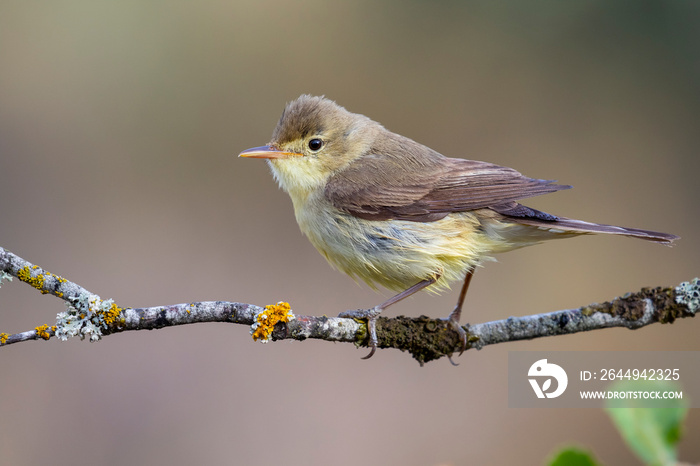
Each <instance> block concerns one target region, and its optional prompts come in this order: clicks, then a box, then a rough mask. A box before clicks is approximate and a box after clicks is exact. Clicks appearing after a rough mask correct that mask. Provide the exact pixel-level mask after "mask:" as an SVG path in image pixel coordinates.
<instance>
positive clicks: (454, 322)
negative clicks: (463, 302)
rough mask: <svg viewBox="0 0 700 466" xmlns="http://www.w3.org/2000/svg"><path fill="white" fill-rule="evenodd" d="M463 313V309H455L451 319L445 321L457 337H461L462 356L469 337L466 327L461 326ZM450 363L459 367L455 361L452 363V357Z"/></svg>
mask: <svg viewBox="0 0 700 466" xmlns="http://www.w3.org/2000/svg"><path fill="white" fill-rule="evenodd" d="M461 311H462V310H461V309H457V308H455V310H454V311H452V313H451V314H450V315H449V317H447V319H445V320H446V321H447V323H448V325H449V326H450V327H451V328H452V330H454V331H455V332H457V335H459V341H460V342H461V343H462V346H461V349H460V351H459V355H460V356H461V355H462V353H464V350H466V349H467V336H468V335H467V331H466V330H464V327H462V326H461V325H459V317H460V314H461ZM450 362H451V363H452V365H454V366H456V365H457V364H456V363H455V362H454V361H452V358H451V357H450Z"/></svg>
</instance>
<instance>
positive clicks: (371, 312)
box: [338, 306, 382, 359]
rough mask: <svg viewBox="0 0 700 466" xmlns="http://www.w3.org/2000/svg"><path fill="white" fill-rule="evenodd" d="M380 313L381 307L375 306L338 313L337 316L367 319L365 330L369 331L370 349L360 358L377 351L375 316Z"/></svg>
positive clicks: (369, 356) (368, 356)
mask: <svg viewBox="0 0 700 466" xmlns="http://www.w3.org/2000/svg"><path fill="white" fill-rule="evenodd" d="M381 313H382V309H381V308H380V307H379V306H377V307H373V308H372V309H357V310H355V311H345V312H341V313H340V314H338V317H347V318H350V319H367V330H368V331H369V343H368V344H367V346H369V347H370V348H371V349H370V351H369V354H368V355H367V356H365V357H363V358H362V359H369V358H371V357H372V356H374V353H375V352H376V351H377V345H378V340H377V317H379V314H381Z"/></svg>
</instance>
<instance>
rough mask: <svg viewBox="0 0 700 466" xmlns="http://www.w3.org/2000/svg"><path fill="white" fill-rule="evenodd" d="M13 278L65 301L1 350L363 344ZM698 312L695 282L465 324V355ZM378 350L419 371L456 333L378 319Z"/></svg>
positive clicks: (24, 275)
mask: <svg viewBox="0 0 700 466" xmlns="http://www.w3.org/2000/svg"><path fill="white" fill-rule="evenodd" d="M11 277H16V278H18V279H19V280H21V281H23V282H25V283H27V284H29V285H31V286H32V287H34V288H35V289H37V290H38V291H40V292H41V293H43V294H51V295H53V296H56V297H58V298H61V299H63V300H64V301H66V304H67V311H66V312H61V313H59V314H58V316H57V320H56V324H55V325H53V326H49V325H40V326H38V327H36V328H35V329H34V330H29V331H26V332H22V333H15V334H11V335H10V334H7V333H1V334H0V346H7V345H9V344H12V343H19V342H22V341H28V340H38V339H44V340H49V339H50V338H51V337H54V336H55V337H57V338H59V339H62V340H66V339H68V338H70V337H73V336H78V337H80V338H81V339H83V338H85V337H89V338H90V340H91V341H96V340H99V339H100V338H102V337H103V336H106V335H111V334H113V333H120V332H125V331H129V330H154V329H159V328H163V327H171V326H175V325H185V324H194V323H197V322H227V323H234V324H243V325H248V326H251V334H252V335H253V338H254V339H255V340H258V339H259V340H262V341H263V342H266V341H269V340H270V339H272V340H284V339H294V340H306V339H307V338H315V339H320V340H327V341H338V342H352V343H355V345H357V346H366V345H367V339H368V338H367V326H366V323H365V322H364V321H359V320H354V319H349V318H341V317H326V316H322V317H315V316H295V315H294V314H293V313H292V312H291V309H290V308H289V305H288V304H287V303H278V304H276V305H270V306H265V307H260V306H255V305H253V304H245V303H236V302H227V301H204V302H195V303H184V304H175V305H170V306H156V307H148V308H125V307H119V306H117V305H116V304H115V303H114V302H113V301H112V300H102V299H101V298H100V297H99V296H97V295H95V294H93V293H90V292H89V291H88V290H86V289H85V288H83V287H81V286H80V285H77V284H75V283H73V282H71V281H69V280H66V279H65V278H63V277H60V276H58V275H54V274H52V273H50V272H47V271H45V270H43V269H42V268H41V267H38V266H36V265H34V264H31V263H30V262H28V261H26V260H24V259H22V258H20V257H18V256H16V255H15V254H12V253H11V252H9V251H7V250H5V249H3V248H0V284H1V283H2V281H3V279H6V280H7V279H10V280H11ZM699 308H700V281H699V280H698V279H697V278H695V279H694V280H692V281H689V282H683V283H681V284H680V285H678V286H676V287H657V288H642V289H641V290H640V291H637V292H635V293H627V294H625V295H623V296H622V297H619V298H615V299H613V300H612V301H610V302H604V303H600V304H598V303H595V304H590V305H587V306H582V307H580V308H578V309H566V310H562V311H554V312H549V313H545V314H536V315H532V316H525V317H509V318H508V319H505V320H498V321H493V322H486V323H482V324H474V325H465V326H464V329H465V330H466V331H467V334H468V342H469V345H468V347H469V348H477V349H481V348H483V347H484V346H487V345H493V344H497V343H505V342H508V341H517V340H529V339H533V338H540V337H545V336H554V335H565V334H570V333H578V332H586V331H591V330H597V329H602V328H610V327H626V328H629V329H632V330H634V329H637V328H641V327H644V326H646V325H650V324H654V323H672V322H674V321H675V320H676V319H678V318H682V317H693V316H694V315H695V313H696V312H697V310H698V309H699ZM377 336H378V338H379V347H381V348H397V349H400V350H402V351H408V352H409V353H410V354H411V355H412V356H413V357H414V358H415V359H416V360H417V361H418V362H419V363H421V364H423V363H425V362H428V361H432V360H434V359H439V358H440V357H442V356H449V355H451V354H452V353H453V352H455V351H459V349H460V342H459V338H458V336H457V334H456V333H455V332H454V331H452V330H450V329H449V327H448V325H447V323H446V322H445V321H444V320H441V319H432V318H430V317H426V316H420V317H417V318H408V317H404V316H398V317H393V318H386V317H380V318H379V320H378V322H377Z"/></svg>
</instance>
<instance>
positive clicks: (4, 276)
mask: <svg viewBox="0 0 700 466" xmlns="http://www.w3.org/2000/svg"><path fill="white" fill-rule="evenodd" d="M4 281H8V282H11V281H12V275H10V274H9V273H6V272H5V271H0V286H2V282H4Z"/></svg>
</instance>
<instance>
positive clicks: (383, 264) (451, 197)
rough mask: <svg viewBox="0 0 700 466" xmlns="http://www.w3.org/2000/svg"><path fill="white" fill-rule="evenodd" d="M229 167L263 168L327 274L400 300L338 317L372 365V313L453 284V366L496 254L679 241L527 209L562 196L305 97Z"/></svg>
mask: <svg viewBox="0 0 700 466" xmlns="http://www.w3.org/2000/svg"><path fill="white" fill-rule="evenodd" d="M239 156H240V157H247V158H262V159H266V160H267V162H268V165H269V167H270V170H271V172H272V175H273V177H274V179H275V180H276V181H277V183H278V184H279V186H280V187H281V188H282V189H283V190H284V191H286V192H287V193H288V194H289V196H290V198H291V200H292V204H293V206H294V214H295V217H296V221H297V223H298V225H299V227H300V229H301V231H302V232H303V233H304V235H306V236H307V237H308V239H309V240H310V241H311V243H312V244H313V246H314V247H315V248H316V249H317V250H318V251H319V252H320V253H321V254H322V255H323V256H324V257H325V258H326V260H327V261H328V262H329V263H330V264H331V265H332V266H334V267H335V268H337V269H339V270H340V271H342V272H344V273H346V274H347V275H349V276H350V277H352V278H354V279H355V280H358V279H359V280H362V281H364V282H366V283H367V284H368V285H369V286H370V287H372V288H374V289H376V288H378V287H379V286H382V287H385V288H387V289H389V290H393V291H396V292H398V293H397V294H396V295H394V296H393V297H391V298H389V299H388V300H386V301H384V302H383V303H381V304H379V305H377V306H375V307H373V308H371V309H361V310H355V311H345V312H341V313H340V316H341V317H351V318H356V319H362V320H364V319H366V320H367V328H368V333H369V342H368V346H369V347H370V353H369V354H368V355H367V356H365V357H364V358H363V359H368V358H370V357H372V356H373V355H374V354H375V351H376V349H377V346H378V340H377V333H376V321H377V317H378V316H379V315H380V314H381V312H382V311H384V310H385V309H386V308H388V307H389V306H392V305H393V304H396V303H397V302H399V301H401V300H402V299H404V298H407V297H409V296H411V295H413V294H414V293H417V292H418V291H420V290H423V289H427V290H428V291H433V292H441V291H444V290H445V289H447V288H449V285H450V283H452V282H455V281H461V282H462V287H461V291H460V294H459V297H458V300H457V304H456V305H455V307H454V309H453V310H452V311H451V312H450V314H449V316H448V317H447V321H448V324H449V325H450V327H451V328H452V329H453V330H454V331H456V332H457V333H458V334H459V337H460V340H461V343H462V345H461V352H460V354H462V352H463V351H464V349H465V348H466V345H467V334H466V331H465V330H464V328H463V327H461V325H460V324H459V321H460V318H461V313H462V306H463V304H464V300H465V296H466V294H467V290H468V288H469V284H470V282H471V279H472V276H473V274H474V271H475V268H476V267H477V266H481V265H483V263H484V262H485V261H488V260H493V255H494V254H499V253H503V252H507V251H511V250H514V249H518V248H522V247H525V246H530V245H534V244H537V243H540V242H542V241H545V240H550V239H557V238H569V237H575V236H580V235H586V234H595V233H604V234H612V235H622V236H628V237H633V238H640V239H644V240H647V241H653V242H656V243H662V244H671V243H672V242H673V241H675V240H677V239H679V237H678V236H676V235H672V234H668V233H660V232H655V231H650V230H641V229H636V228H625V227H619V226H614V225H605V224H598V223H590V222H585V221H582V220H575V219H572V218H567V217H561V216H556V215H552V214H549V213H546V212H542V211H539V210H536V209H533V208H530V207H527V206H525V205H523V204H521V203H520V202H519V201H520V200H522V199H525V198H529V197H533V196H538V195H541V194H547V193H552V192H555V191H560V190H564V189H569V188H571V186H568V185H562V184H556V181H555V180H542V179H536V178H529V177H527V176H524V175H522V174H520V173H519V172H518V171H516V170H514V169H512V168H508V167H503V166H499V165H496V164H492V163H488V162H481V161H476V160H467V159H463V158H452V157H446V156H444V155H442V154H440V153H439V152H437V151H435V150H433V149H431V148H429V147H427V146H424V145H422V144H420V143H418V142H415V141H414V140H412V139H409V138H407V137H404V136H401V135H399V134H396V133H393V132H391V131H389V130H387V129H386V128H384V127H383V126H382V125H381V124H380V123H377V122H376V121H373V120H371V119H370V118H368V117H366V116H364V115H362V114H358V113H351V112H350V111H348V110H346V109H345V108H344V107H341V106H340V105H338V104H336V103H335V102H334V101H332V100H330V99H328V98H325V97H318V96H312V95H308V94H304V95H301V96H300V97H299V98H297V99H295V100H293V101H291V102H289V103H288V104H287V105H286V107H285V108H284V111H283V112H282V116H281V117H280V119H279V121H278V123H277V126H276V127H275V129H274V131H273V133H272V139H271V140H270V142H269V143H268V144H267V145H265V146H260V147H253V148H251V149H247V150H244V151H243V152H241V153H240V154H239ZM450 360H451V358H450Z"/></svg>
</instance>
